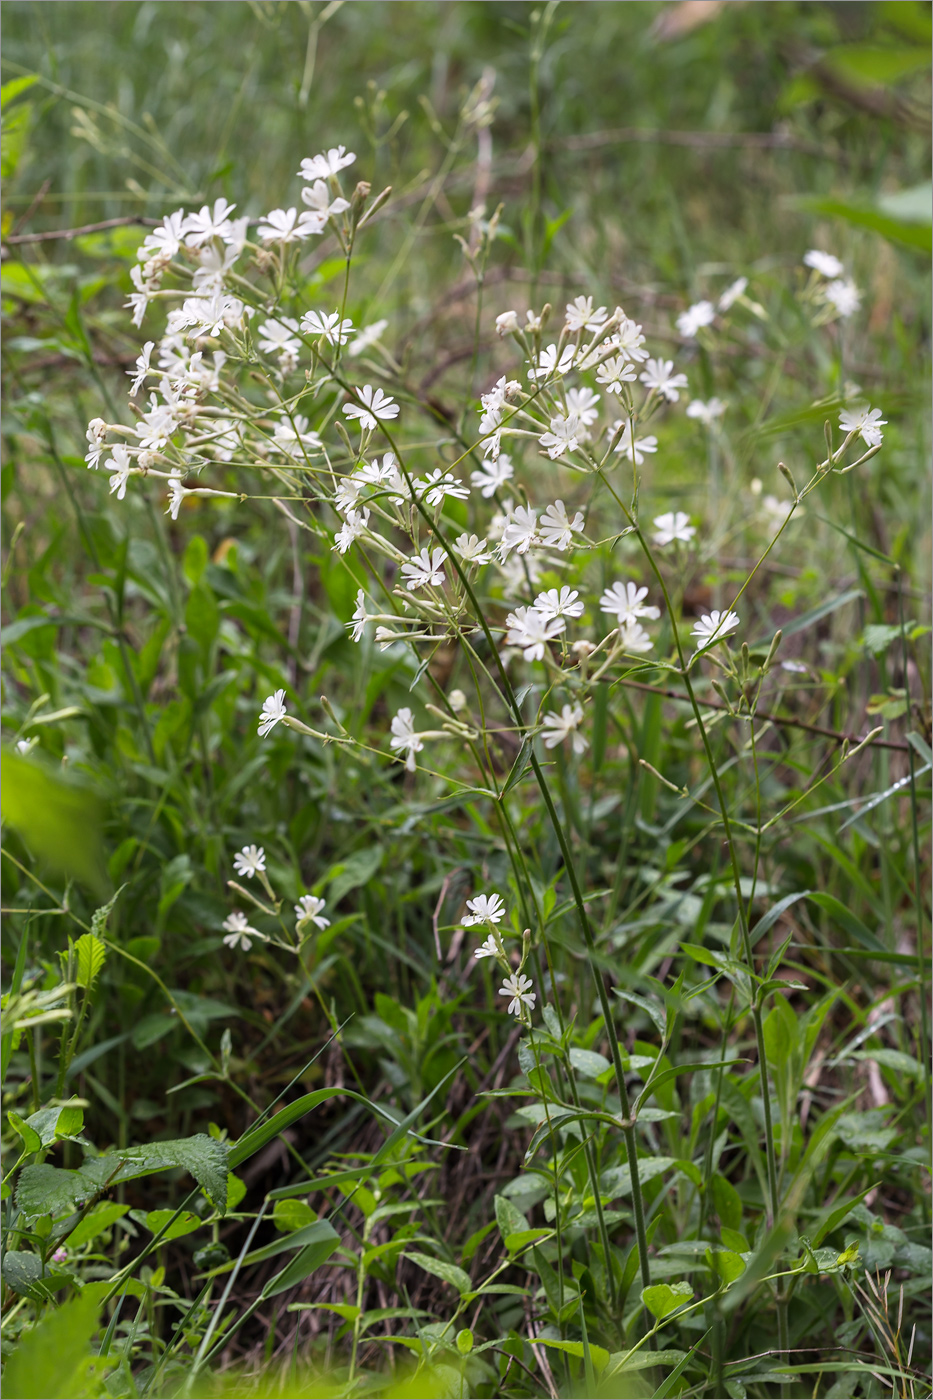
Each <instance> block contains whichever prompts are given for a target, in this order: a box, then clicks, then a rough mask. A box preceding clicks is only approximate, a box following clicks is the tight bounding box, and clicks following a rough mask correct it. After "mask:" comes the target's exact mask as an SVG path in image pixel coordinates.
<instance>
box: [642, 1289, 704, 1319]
mask: <svg viewBox="0 0 933 1400" xmlns="http://www.w3.org/2000/svg"><path fill="white" fill-rule="evenodd" d="M692 1297H693V1289H692V1288H691V1286H690V1284H689V1283H687V1281H686V1279H685V1280H684V1281H683V1282H682V1283H673V1284H671V1283H653V1284H652V1285H651V1287H650V1288H643V1289H642V1290H641V1301H642V1302H643V1303H644V1305H645V1307H646V1308H647V1309H648V1311H649V1312H650V1313H651V1315H652V1317H656V1318H657V1319H658V1321H659V1322H660V1321H661V1319H662V1318H665V1317H668V1316H669V1315H670V1314H671V1313H672V1312H676V1311H677V1309H678V1308H679V1307H682V1306H683V1304H684V1303H689V1302H690V1299H691V1298H692Z"/></svg>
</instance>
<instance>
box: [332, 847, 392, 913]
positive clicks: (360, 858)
mask: <svg viewBox="0 0 933 1400" xmlns="http://www.w3.org/2000/svg"><path fill="white" fill-rule="evenodd" d="M382 856H383V849H382V847H381V846H367V847H365V848H364V849H363V850H362V851H354V852H353V854H352V855H349V856H347V858H346V860H345V861H342V862H341V863H340V864H339V865H337V866H335V867H334V871H333V880H332V883H331V886H330V889H329V890H328V895H327V897H328V901H329V902H330V903H331V904H334V905H336V904H339V903H340V901H341V900H342V899H343V897H344V895H345V894H349V893H350V891H351V890H355V889H358V888H359V886H360V885H366V884H368V883H369V881H370V880H371V879H372V878H373V876H374V875H375V873H376V871H377V870H378V869H379V867H380V865H381V864H382Z"/></svg>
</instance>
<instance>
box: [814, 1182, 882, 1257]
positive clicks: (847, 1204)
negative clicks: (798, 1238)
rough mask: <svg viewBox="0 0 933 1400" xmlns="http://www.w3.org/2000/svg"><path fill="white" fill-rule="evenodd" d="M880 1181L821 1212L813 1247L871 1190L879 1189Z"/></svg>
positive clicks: (838, 1224)
mask: <svg viewBox="0 0 933 1400" xmlns="http://www.w3.org/2000/svg"><path fill="white" fill-rule="evenodd" d="M878 1186H879V1183H878V1182H877V1181H876V1182H875V1183H874V1184H873V1185H872V1186H866V1187H865V1190H864V1191H860V1192H859V1194H858V1195H857V1196H851V1197H850V1198H849V1200H847V1201H843V1202H842V1203H841V1205H835V1206H831V1207H830V1208H829V1210H824V1211H821V1212H820V1215H818V1216H817V1221H816V1222H815V1225H816V1228H815V1229H814V1231H813V1247H814V1249H816V1248H817V1246H818V1245H821V1244H822V1243H823V1241H824V1240H825V1239H826V1237H827V1235H831V1234H832V1232H833V1231H834V1230H836V1229H838V1228H839V1226H840V1225H841V1224H842V1222H843V1220H845V1218H846V1216H847V1215H849V1214H850V1213H851V1212H852V1211H853V1210H854V1209H855V1207H856V1206H857V1205H859V1204H860V1202H862V1201H864V1199H865V1197H866V1196H867V1195H868V1193H869V1191H877V1189H878Z"/></svg>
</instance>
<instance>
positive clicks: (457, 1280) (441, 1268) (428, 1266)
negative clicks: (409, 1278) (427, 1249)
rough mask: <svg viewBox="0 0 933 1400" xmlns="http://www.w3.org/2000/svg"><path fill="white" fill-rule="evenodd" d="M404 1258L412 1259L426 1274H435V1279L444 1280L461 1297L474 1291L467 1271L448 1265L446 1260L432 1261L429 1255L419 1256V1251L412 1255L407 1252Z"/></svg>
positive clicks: (454, 1265)
mask: <svg viewBox="0 0 933 1400" xmlns="http://www.w3.org/2000/svg"><path fill="white" fill-rule="evenodd" d="M403 1258H405V1259H410V1260H411V1262H412V1263H413V1264H417V1265H418V1267H419V1269H424V1271H425V1273H426V1274H433V1275H434V1277H435V1278H439V1279H443V1281H444V1283H449V1284H450V1285H451V1287H453V1288H456V1290H457V1292H458V1293H460V1294H461V1295H462V1294H464V1293H472V1291H473V1284H472V1281H471V1279H470V1275H469V1274H468V1273H466V1272H465V1270H463V1269H460V1268H458V1267H457V1265H456V1264H448V1263H447V1261H446V1260H445V1259H432V1258H431V1256H430V1255H429V1254H419V1253H417V1251H413V1252H411V1253H408V1252H407V1251H406V1252H405V1253H404V1254H403Z"/></svg>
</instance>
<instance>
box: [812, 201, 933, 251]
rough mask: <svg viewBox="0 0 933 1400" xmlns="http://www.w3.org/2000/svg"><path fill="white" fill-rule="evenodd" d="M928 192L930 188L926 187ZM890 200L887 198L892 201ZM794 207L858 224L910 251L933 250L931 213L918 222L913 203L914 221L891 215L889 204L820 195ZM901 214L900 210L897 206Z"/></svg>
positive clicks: (896, 208)
mask: <svg viewBox="0 0 933 1400" xmlns="http://www.w3.org/2000/svg"><path fill="white" fill-rule="evenodd" d="M926 188H927V189H928V188H929V186H927V187H926ZM890 198H891V196H888V199H889V200H890ZM793 203H794V204H795V205H796V207H797V208H798V209H805V210H807V211H808V212H809V213H811V214H822V215H824V216H828V217H829V218H837V219H844V220H845V221H846V223H850V224H855V225H856V226H857V227H860V228H867V229H871V231H872V232H873V233H877V234H880V235H881V237H882V238H886V239H887V240H888V242H890V243H903V244H906V245H907V247H909V248H917V249H920V250H922V251H923V252H925V253H928V252H930V250H931V248H933V234H931V228H930V219H929V213H928V214H927V217H926V220H925V221H919V220H918V219H917V218H916V217H912V216H913V214H914V212H915V211H914V199H913V196H912V197H911V200H910V201H909V202H908V203H907V206H906V207H907V209H908V210H909V212H910V214H911V217H907V218H905V217H904V214H903V212H898V213H893V214H892V213H889V212H888V210H889V209H890V207H891V206H890V204H888V206H887V207H886V206H885V204H884V203H883V201H882V200H880V199H879V200H876V201H871V200H864V201H860V200H843V199H832V198H824V197H823V196H821V195H802V196H797V197H796V198H795V199H794V200H793ZM894 209H895V210H898V209H899V206H898V205H896V204H895V205H894Z"/></svg>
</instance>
